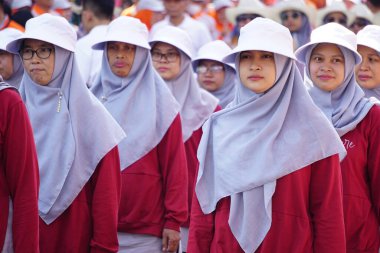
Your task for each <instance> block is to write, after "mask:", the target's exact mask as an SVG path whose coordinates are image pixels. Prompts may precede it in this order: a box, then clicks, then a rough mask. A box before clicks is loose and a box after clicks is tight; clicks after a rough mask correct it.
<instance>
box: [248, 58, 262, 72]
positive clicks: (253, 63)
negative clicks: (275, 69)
mask: <svg viewBox="0 0 380 253" xmlns="http://www.w3.org/2000/svg"><path fill="white" fill-rule="evenodd" d="M250 69H251V70H260V69H261V66H260V64H259V63H258V62H257V61H255V60H254V59H252V61H251V65H250Z"/></svg>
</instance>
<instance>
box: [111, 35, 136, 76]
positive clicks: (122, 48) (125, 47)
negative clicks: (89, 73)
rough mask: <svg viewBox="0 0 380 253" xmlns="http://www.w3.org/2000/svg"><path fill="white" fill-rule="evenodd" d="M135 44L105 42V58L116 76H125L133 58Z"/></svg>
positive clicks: (129, 69) (130, 67)
mask: <svg viewBox="0 0 380 253" xmlns="http://www.w3.org/2000/svg"><path fill="white" fill-rule="evenodd" d="M135 53H136V46H135V45H131V44H128V43H124V42H116V41H110V42H108V43H107V60H108V63H109V65H110V68H111V71H112V73H114V74H115V75H117V76H118V77H127V76H128V74H129V72H130V71H131V69H132V65H133V60H134V59H135Z"/></svg>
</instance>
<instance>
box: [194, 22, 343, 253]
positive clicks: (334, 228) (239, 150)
mask: <svg viewBox="0 0 380 253" xmlns="http://www.w3.org/2000/svg"><path fill="white" fill-rule="evenodd" d="M252 38H255V39H254V40H253V39H252ZM279 41H281V43H278V42H279ZM224 61H225V62H228V63H235V66H236V69H237V72H238V75H239V80H240V82H239V85H238V87H237V93H236V96H235V98H234V100H233V101H232V102H231V103H230V104H229V106H228V107H227V108H225V109H223V110H221V111H219V112H216V113H214V114H213V115H212V116H211V117H210V119H209V120H208V121H206V123H205V124H204V126H203V136H202V139H201V142H200V145H199V148H198V159H199V172H198V178H197V183H196V187H195V193H196V195H195V196H196V198H194V199H193V206H192V212H191V224H190V235H189V245H188V252H189V253H192V252H197V253H206V252H207V253H216V252H234V253H243V252H245V253H253V252H255V253H284V252H289V253H290V252H291V253H305V252H339V253H345V252H346V249H345V237H344V222H343V206H342V205H343V204H342V202H343V199H342V192H341V188H342V184H341V170H340V166H339V155H342V156H343V155H344V154H345V151H344V147H343V145H342V143H341V142H340V140H339V136H338V135H337V134H336V132H335V131H334V128H333V127H332V126H331V124H330V123H329V122H328V120H327V119H326V117H325V116H324V115H323V113H322V112H321V111H320V109H319V108H318V107H316V106H315V105H314V103H313V102H312V100H311V98H310V96H309V95H308V94H307V90H306V89H305V87H304V85H303V81H302V77H301V74H300V73H299V71H298V68H297V66H296V63H295V56H294V53H293V39H292V36H291V34H290V32H289V30H288V29H287V28H285V27H284V26H282V25H280V24H278V23H277V22H275V21H273V20H270V19H265V18H256V19H254V20H253V21H251V22H250V23H248V24H247V25H245V26H244V27H243V28H242V29H241V34H240V37H239V41H238V45H237V47H236V48H235V49H233V50H232V52H231V53H230V54H229V55H227V56H226V57H225V58H224ZM301 153H302V155H300V154H301Z"/></svg>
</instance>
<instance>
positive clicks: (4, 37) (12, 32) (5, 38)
mask: <svg viewBox="0 0 380 253" xmlns="http://www.w3.org/2000/svg"><path fill="white" fill-rule="evenodd" d="M21 36H22V32H20V31H19V30H17V29H14V28H5V29H4V30H2V31H0V50H4V51H7V44H8V43H9V42H11V41H13V40H16V39H18V38H20V37H21ZM12 53H13V52H12Z"/></svg>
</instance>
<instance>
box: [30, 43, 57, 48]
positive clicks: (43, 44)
mask: <svg viewBox="0 0 380 253" xmlns="http://www.w3.org/2000/svg"><path fill="white" fill-rule="evenodd" d="M23 47H30V48H32V46H30V45H28V44H24V45H23ZM37 47H54V45H51V44H48V43H42V44H39V45H37Z"/></svg>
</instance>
